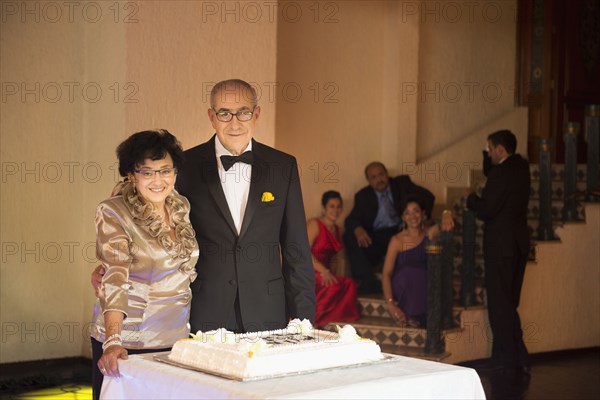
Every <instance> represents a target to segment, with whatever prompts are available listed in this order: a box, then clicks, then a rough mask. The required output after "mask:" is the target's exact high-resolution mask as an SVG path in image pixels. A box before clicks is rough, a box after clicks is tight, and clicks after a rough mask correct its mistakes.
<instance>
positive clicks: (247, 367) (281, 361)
mask: <svg viewBox="0 0 600 400" xmlns="http://www.w3.org/2000/svg"><path fill="white" fill-rule="evenodd" d="M192 337H193V338H192V339H182V340H179V341H177V342H176V343H175V345H174V346H173V349H172V350H171V353H170V355H169V357H168V358H169V360H171V361H173V362H175V363H177V364H181V365H184V366H188V367H191V368H194V369H199V370H202V371H206V372H209V373H213V374H216V375H221V376H225V377H228V378H232V379H237V380H251V379H256V378H260V377H270V376H277V375H283V374H291V373H301V372H306V371H312V370H318V369H325V368H332V367H340V366H347V365H353V364H361V363H366V362H372V361H377V360H380V359H382V358H383V356H382V354H381V350H380V349H379V346H378V345H377V343H375V342H374V341H372V340H370V339H363V338H361V337H360V336H358V335H357V334H356V330H355V329H354V328H353V327H352V326H351V325H346V326H344V328H342V329H339V332H338V333H334V332H328V331H321V330H315V329H313V327H312V325H311V323H310V321H308V320H304V321H300V320H298V319H295V320H293V321H291V322H290V323H289V325H288V327H287V328H286V329H279V330H275V331H265V332H254V333H244V334H234V333H232V332H229V331H227V330H225V329H218V330H216V331H210V332H198V333H197V334H196V335H193V334H192Z"/></svg>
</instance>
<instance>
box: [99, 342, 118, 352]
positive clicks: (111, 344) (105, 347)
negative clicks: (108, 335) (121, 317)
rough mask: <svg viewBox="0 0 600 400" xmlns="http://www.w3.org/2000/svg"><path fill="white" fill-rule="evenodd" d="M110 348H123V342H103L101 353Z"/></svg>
mask: <svg viewBox="0 0 600 400" xmlns="http://www.w3.org/2000/svg"><path fill="white" fill-rule="evenodd" d="M111 346H123V342H121V341H120V340H111V341H110V342H104V344H103V345H102V351H106V349H108V348H109V347H111Z"/></svg>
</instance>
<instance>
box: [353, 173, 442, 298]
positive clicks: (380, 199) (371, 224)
mask: <svg viewBox="0 0 600 400" xmlns="http://www.w3.org/2000/svg"><path fill="white" fill-rule="evenodd" d="M365 177H366V178H367V181H368V182H369V186H366V187H364V188H362V189H361V190H359V191H358V192H357V193H356V195H355V196H354V207H353V208H352V211H351V212H350V214H349V215H348V216H347V217H346V221H345V222H344V225H345V227H346V232H345V233H344V245H345V247H346V254H347V256H348V260H349V262H350V269H351V271H352V278H353V279H354V280H355V281H356V283H357V284H358V293H359V294H368V293H381V282H380V281H378V280H377V279H376V277H375V273H376V272H377V270H379V271H381V266H382V263H383V259H384V257H385V253H386V251H387V246H388V243H389V241H390V238H391V237H392V236H394V235H395V234H396V233H398V228H399V224H400V222H401V219H400V215H399V210H400V209H402V206H403V202H404V201H406V199H407V198H408V196H415V197H417V198H419V199H421V200H422V202H423V205H424V207H425V213H426V214H427V216H428V217H431V211H432V209H433V202H434V199H435V198H434V196H433V194H432V193H431V192H430V191H429V190H427V189H425V188H423V187H421V186H418V185H416V184H414V183H413V182H412V181H411V180H410V177H409V176H408V175H400V176H397V177H394V178H390V177H389V175H388V171H387V169H386V168H385V165H383V163H381V162H378V161H375V162H372V163H370V164H369V165H367V167H366V168H365Z"/></svg>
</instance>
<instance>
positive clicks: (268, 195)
mask: <svg viewBox="0 0 600 400" xmlns="http://www.w3.org/2000/svg"><path fill="white" fill-rule="evenodd" d="M274 200H275V196H273V193H271V192H264V193H263V194H262V197H261V198H260V201H262V202H263V203H268V202H271V201H274Z"/></svg>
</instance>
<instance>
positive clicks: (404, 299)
mask: <svg viewBox="0 0 600 400" xmlns="http://www.w3.org/2000/svg"><path fill="white" fill-rule="evenodd" d="M426 220H427V216H426V215H425V211H424V208H423V206H422V205H421V204H420V201H419V200H418V199H416V198H409V199H408V200H407V202H406V205H405V207H404V209H403V210H402V222H403V226H404V227H403V229H402V230H401V231H400V233H398V234H396V235H394V236H393V237H392V239H391V240H390V243H389V246H388V250H387V254H386V256H385V262H384V264H383V274H382V284H383V294H384V296H385V299H386V300H387V306H388V312H389V313H390V315H391V316H392V318H394V320H396V321H397V322H398V323H399V324H402V325H408V326H411V327H419V326H425V323H426V321H427V254H426V253H425V242H426V240H425V239H426V237H427V236H428V237H429V238H430V239H432V238H434V237H435V236H437V234H438V232H439V229H438V227H437V225H436V224H434V225H431V226H429V227H426V223H425V221H426ZM452 227H453V220H452V215H451V213H450V212H449V211H444V212H443V214H442V229H444V230H450V229H452Z"/></svg>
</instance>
